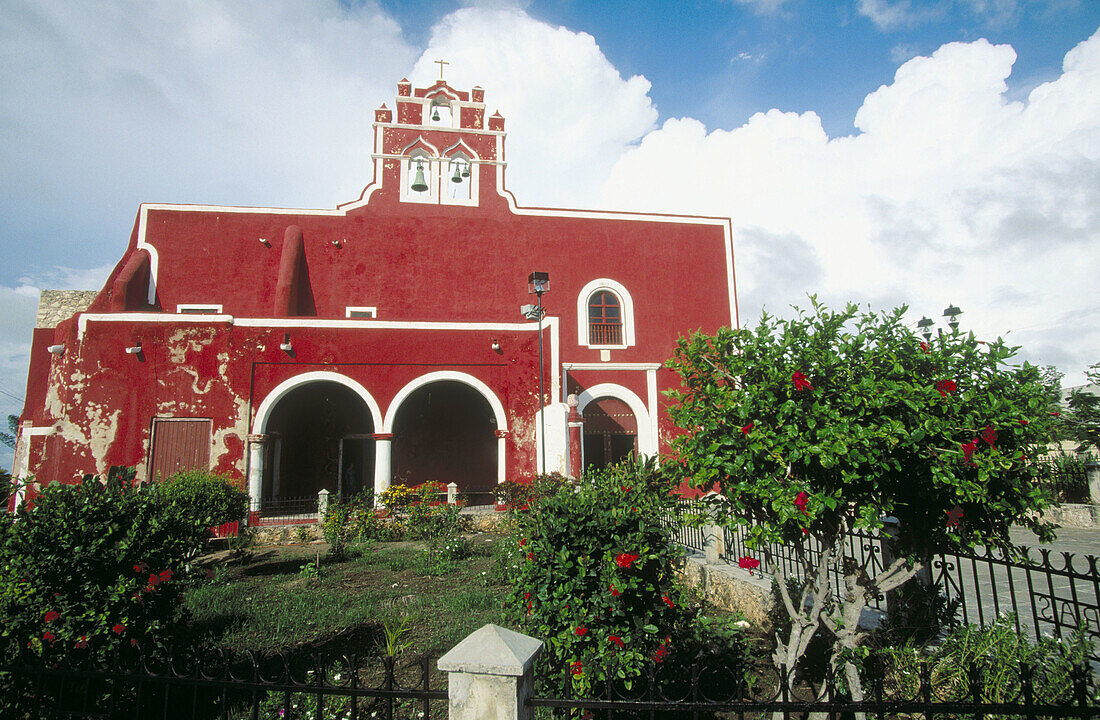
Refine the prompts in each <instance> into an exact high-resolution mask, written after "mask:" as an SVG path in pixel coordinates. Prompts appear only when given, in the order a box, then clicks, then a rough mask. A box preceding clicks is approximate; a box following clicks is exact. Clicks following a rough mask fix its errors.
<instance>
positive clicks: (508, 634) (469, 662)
mask: <svg viewBox="0 0 1100 720" xmlns="http://www.w3.org/2000/svg"><path fill="white" fill-rule="evenodd" d="M541 651H542V641H541V640H536V639H535V638H532V637H528V636H526V635H521V634H520V633H517V632H513V631H512V630H508V629H506V628H502V627H500V626H499V625H485V626H484V627H482V628H481V629H480V630H475V631H474V632H473V633H472V634H470V635H469V636H467V638H466V639H465V640H463V641H462V642H460V643H459V644H458V645H455V646H454V647H453V648H451V650H450V652H448V653H447V654H446V655H444V656H443V657H441V658H439V663H438V666H439V669H440V670H442V671H444V672H446V673H448V675H447V699H448V705H449V710H450V712H449V714H448V718H449V720H485V718H492V720H527V718H528V717H530V713H528V710H527V706H526V700H527V698H528V697H530V696H531V694H532V692H533V691H534V685H535V680H534V672H533V668H534V664H535V658H537V657H538V655H539V653H540V652H541Z"/></svg>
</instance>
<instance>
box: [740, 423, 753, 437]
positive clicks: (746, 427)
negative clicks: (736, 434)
mask: <svg viewBox="0 0 1100 720" xmlns="http://www.w3.org/2000/svg"><path fill="white" fill-rule="evenodd" d="M755 424H756V423H754V422H751V423H749V424H748V425H742V426H741V432H742V433H743V434H744V435H745V436H748V434H749V433H750V432H752V426H753V425H755Z"/></svg>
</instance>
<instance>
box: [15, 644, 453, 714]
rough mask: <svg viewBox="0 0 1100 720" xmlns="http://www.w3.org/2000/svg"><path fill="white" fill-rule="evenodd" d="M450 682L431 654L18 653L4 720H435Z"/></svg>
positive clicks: (442, 706)
mask: <svg viewBox="0 0 1100 720" xmlns="http://www.w3.org/2000/svg"><path fill="white" fill-rule="evenodd" d="M433 678H434V685H435V687H432V685H433ZM444 682H445V681H444V680H442V679H441V676H440V675H438V674H437V673H436V671H435V670H434V662H433V660H432V659H431V658H429V657H427V656H423V657H419V658H415V659H412V660H409V661H396V660H395V659H394V658H391V657H359V656H355V655H350V656H348V655H345V656H337V657H322V656H320V655H316V654H310V655H296V656H289V655H272V656H267V657H258V656H255V655H251V654H233V653H226V652H214V653H202V654H196V653H193V652H189V653H183V654H180V655H175V656H165V657H163V658H148V657H144V656H142V655H141V654H140V653H139V652H138V651H136V650H135V651H134V652H133V653H132V654H129V655H125V654H122V655H115V656H113V657H112V658H110V659H109V660H99V661H96V660H94V659H92V658H90V657H87V656H85V657H81V656H75V655H73V656H68V657H66V658H65V659H64V660H63V661H62V662H60V663H57V664H52V665H44V664H42V663H41V661H40V660H39V659H38V658H37V657H33V656H30V655H23V656H19V655H17V656H14V657H13V656H10V655H9V656H5V657H4V658H3V659H2V660H0V717H4V718H142V719H143V720H144V719H146V718H148V719H150V720H156V719H163V720H169V719H172V720H175V718H190V719H192V720H200V719H207V718H209V719H210V720H213V719H214V718H223V719H224V720H245V719H246V718H248V719H251V720H256V719H257V718H278V719H279V720H290V718H297V719H304V718H311V719H316V720H322V718H323V719H325V720H329V719H335V718H364V719H367V718H373V719H375V720H379V719H380V720H405V719H406V718H416V720H431V718H445V717H446V716H447V710H446V701H447V690H446V688H445V686H444Z"/></svg>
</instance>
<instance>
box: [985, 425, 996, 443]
mask: <svg viewBox="0 0 1100 720" xmlns="http://www.w3.org/2000/svg"><path fill="white" fill-rule="evenodd" d="M982 440H985V441H986V443H988V444H989V446H990V447H993V444H994V443H996V442H997V430H996V429H995V428H994V427H993V426H992V425H986V426H985V430H982Z"/></svg>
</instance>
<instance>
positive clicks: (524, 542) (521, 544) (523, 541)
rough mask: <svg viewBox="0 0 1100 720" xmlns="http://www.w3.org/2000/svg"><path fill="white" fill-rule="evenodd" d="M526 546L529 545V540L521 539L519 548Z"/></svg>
mask: <svg viewBox="0 0 1100 720" xmlns="http://www.w3.org/2000/svg"><path fill="white" fill-rule="evenodd" d="M526 544H527V538H520V539H519V546H520V547H523V546H524V545H526Z"/></svg>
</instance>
